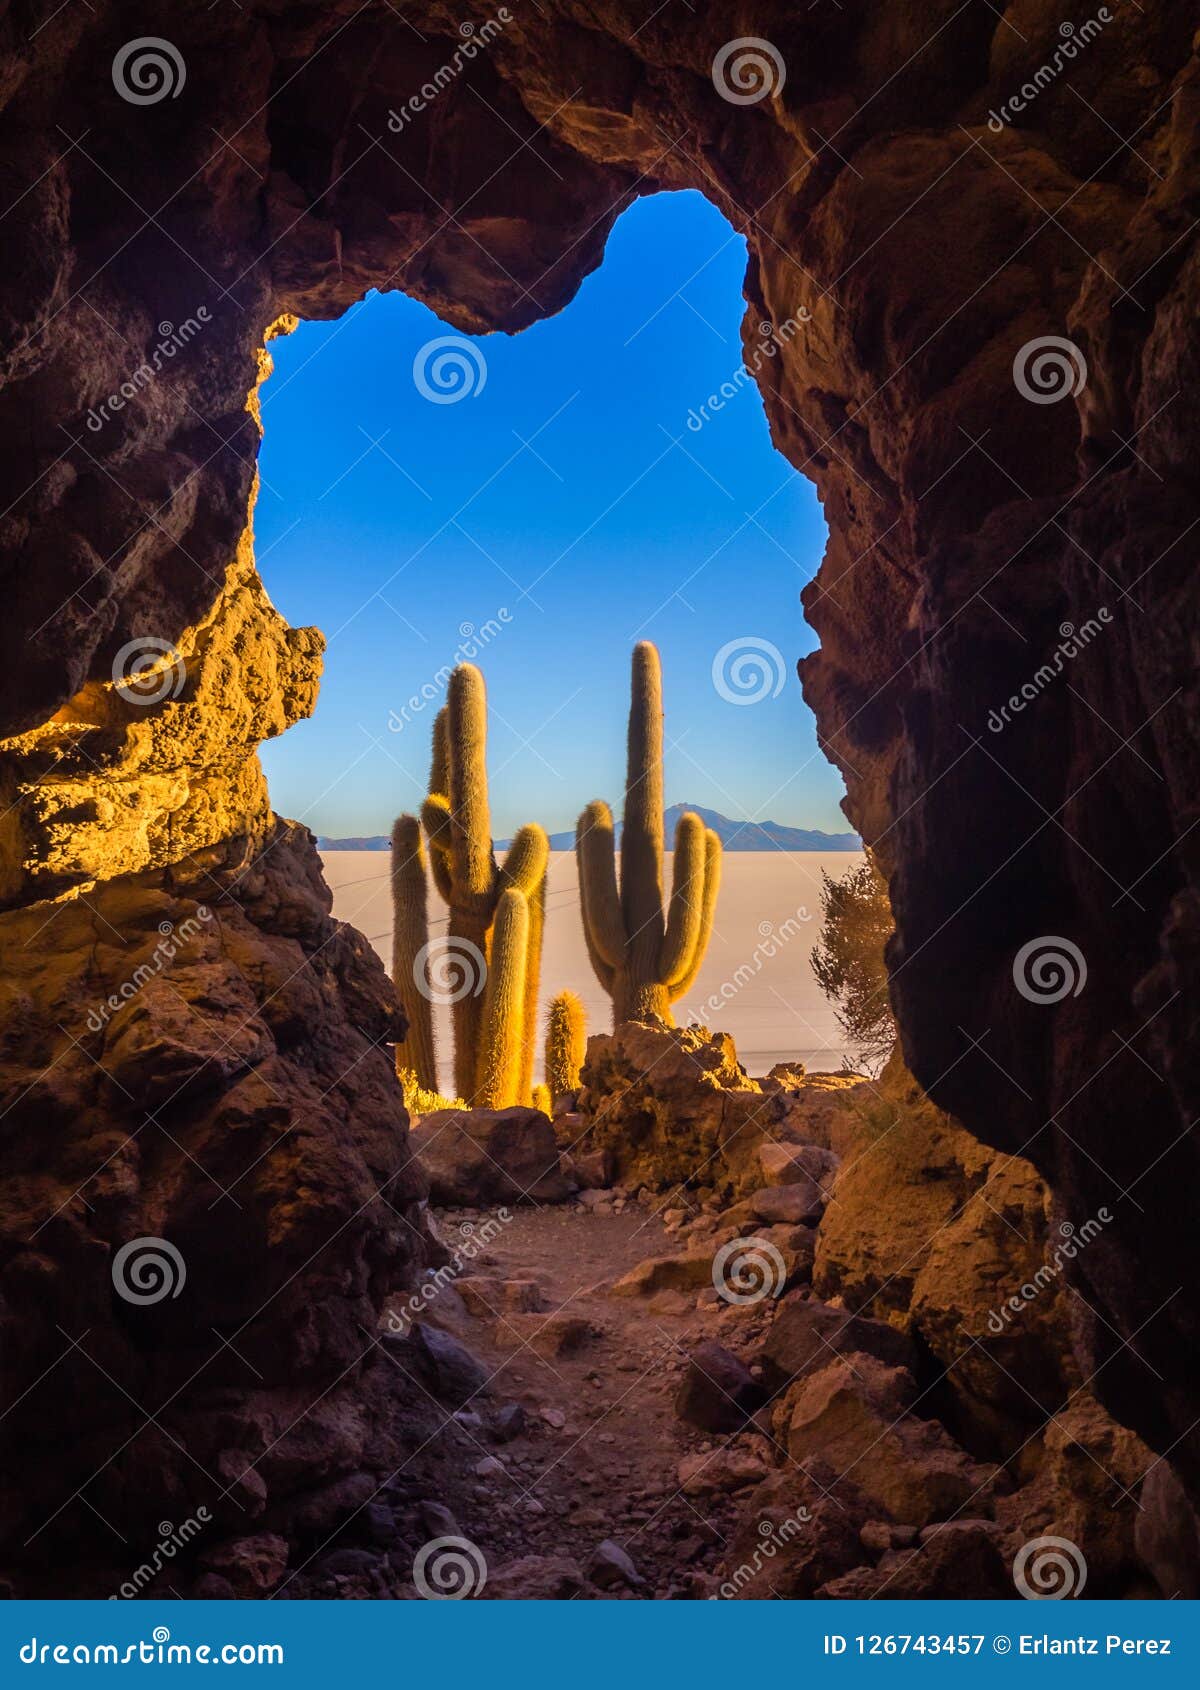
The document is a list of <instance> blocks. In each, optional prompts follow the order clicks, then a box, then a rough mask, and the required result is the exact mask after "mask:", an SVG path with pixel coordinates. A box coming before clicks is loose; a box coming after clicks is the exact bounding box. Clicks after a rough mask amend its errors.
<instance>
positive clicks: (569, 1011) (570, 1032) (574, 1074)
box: [546, 992, 587, 1100]
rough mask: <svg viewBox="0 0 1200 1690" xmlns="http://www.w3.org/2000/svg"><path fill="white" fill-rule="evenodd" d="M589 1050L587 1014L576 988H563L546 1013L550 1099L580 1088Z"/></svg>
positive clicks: (547, 1070)
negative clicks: (574, 990)
mask: <svg viewBox="0 0 1200 1690" xmlns="http://www.w3.org/2000/svg"><path fill="white" fill-rule="evenodd" d="M586 1054H587V1017H586V1015H585V1014H584V1009H583V1003H582V1002H581V1000H580V999H579V998H578V997H577V996H576V994H575V993H574V992H560V993H559V994H558V996H557V997H556V998H555V999H554V1001H553V1002H552V1003H551V1005H550V1012H549V1014H548V1015H547V1017H546V1086H547V1088H548V1090H549V1092H550V1097H551V1100H553V1099H554V1098H558V1097H562V1096H564V1095H565V1094H566V1093H567V1092H571V1091H577V1090H578V1089H579V1071H580V1069H581V1068H582V1067H583V1059H584V1056H585V1055H586Z"/></svg>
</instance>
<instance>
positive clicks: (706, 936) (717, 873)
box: [668, 828, 721, 1003]
mask: <svg viewBox="0 0 1200 1690" xmlns="http://www.w3.org/2000/svg"><path fill="white" fill-rule="evenodd" d="M704 846H705V849H704V891H703V893H702V895H701V898H700V927H699V931H698V933H697V934H696V946H695V950H694V952H693V955H692V961H691V965H690V967H689V968H688V970H687V973H686V974H684V975H683V976H682V978H680V979H678V980H672V981H671V982H670V983H669V987H668V990H669V992H670V997H671V1002H672V1003H677V1002H678V1001H679V999H680V998H681V997H683V995H684V993H685V992H689V991H690V990H691V989H692V985H693V983H694V982H695V979H696V976H697V974H699V972H700V965H701V964H702V963H703V961H704V953H705V951H707V949H708V942H709V940H710V939H711V938H712V931H713V917H714V915H715V914H716V908H717V893H718V892H719V891H720V890H721V841H720V839H719V838H718V837H717V835H716V834H715V833H714V832H713V831H712V829H711V828H709V829H708V831H707V832H706V834H705V836H704Z"/></svg>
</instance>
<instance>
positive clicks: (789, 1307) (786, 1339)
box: [762, 1294, 916, 1390]
mask: <svg viewBox="0 0 1200 1690" xmlns="http://www.w3.org/2000/svg"><path fill="white" fill-rule="evenodd" d="M853 1351H863V1352H865V1353H866V1354H867V1355H871V1356H875V1357H876V1358H877V1359H878V1360H879V1361H882V1362H886V1363H887V1365H888V1366H889V1367H907V1368H910V1369H911V1368H912V1367H914V1366H915V1364H916V1355H915V1351H914V1349H913V1346H912V1343H911V1342H910V1341H909V1339H908V1338H906V1337H905V1335H904V1333H903V1332H900V1331H897V1329H896V1328H895V1327H894V1326H889V1325H888V1324H887V1322H886V1321H882V1320H871V1319H869V1318H868V1317H867V1316H866V1315H859V1314H851V1313H850V1312H849V1311H848V1310H846V1309H841V1308H835V1307H833V1305H832V1304H830V1303H822V1302H819V1301H818V1300H817V1299H816V1298H815V1297H806V1296H804V1295H802V1294H801V1295H796V1294H792V1295H788V1296H786V1297H784V1299H783V1301H782V1302H781V1303H780V1305H779V1309H778V1311H777V1312H776V1315H775V1320H774V1322H773V1324H772V1326H771V1331H770V1333H769V1335H768V1337H767V1342H766V1347H765V1348H764V1350H763V1354H762V1364H763V1378H764V1381H765V1383H766V1385H767V1387H768V1389H770V1390H778V1389H780V1387H781V1386H783V1385H786V1384H787V1383H789V1381H791V1380H794V1379H799V1378H802V1377H803V1376H804V1374H806V1373H811V1372H813V1371H814V1370H815V1369H817V1368H820V1367H824V1366H825V1364H826V1363H827V1362H829V1361H831V1360H832V1359H833V1358H834V1357H835V1356H838V1355H843V1354H847V1353H849V1352H853Z"/></svg>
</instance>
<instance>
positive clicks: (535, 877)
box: [500, 822, 550, 898]
mask: <svg viewBox="0 0 1200 1690" xmlns="http://www.w3.org/2000/svg"><path fill="white" fill-rule="evenodd" d="M549 861H550V841H549V839H548V838H547V837H546V830H545V828H542V827H539V826H538V824H537V823H536V822H526V824H525V826H524V827H522V828H518V830H517V832H516V833H515V834H514V835H513V842H512V844H511V845H510V846H509V848H508V854H507V856H506V857H505V859H504V867H503V868H502V869H501V870H500V878H501V880H502V881H503V883H504V885H505V886H515V887H516V889H517V891H518V892H524V894H525V896H526V897H527V898H528V897H531V896H532V894H533V893H534V891H535V890H536V889H537V885H538V882H539V881H544V880H545V878H546V865H547V864H548V862H549Z"/></svg>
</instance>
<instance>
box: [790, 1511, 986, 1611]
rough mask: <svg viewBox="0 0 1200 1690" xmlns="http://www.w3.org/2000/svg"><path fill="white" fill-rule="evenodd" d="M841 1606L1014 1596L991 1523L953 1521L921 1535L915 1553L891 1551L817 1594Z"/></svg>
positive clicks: (933, 1527)
mask: <svg viewBox="0 0 1200 1690" xmlns="http://www.w3.org/2000/svg"><path fill="white" fill-rule="evenodd" d="M815 1594H816V1596H817V1598H818V1599H824V1600H839V1601H871V1600H875V1599H877V1598H884V1599H886V1600H888V1601H894V1602H898V1601H904V1600H913V1599H918V1600H932V1599H941V1600H943V1601H945V1600H959V1601H996V1600H1003V1599H1005V1598H1011V1597H1012V1595H1013V1583H1012V1575H1011V1573H1010V1572H1009V1568H1008V1563H1007V1561H1006V1560H1005V1557H1004V1554H1003V1553H1002V1550H1001V1547H1000V1533H999V1531H998V1528H997V1527H996V1525H995V1524H994V1523H993V1522H992V1521H991V1520H955V1521H953V1522H950V1523H948V1524H946V1525H938V1526H931V1527H930V1528H929V1529H928V1531H926V1532H922V1534H921V1542H920V1544H919V1546H918V1547H916V1548H913V1549H889V1550H888V1551H887V1552H886V1553H885V1554H884V1556H883V1557H882V1559H881V1560H880V1562H879V1564H878V1566H875V1567H859V1568H857V1569H855V1570H854V1571H853V1572H849V1573H843V1574H842V1575H841V1577H840V1578H836V1579H832V1580H830V1582H829V1583H828V1584H825V1585H822V1586H821V1588H820V1589H819V1590H817V1591H816V1592H815Z"/></svg>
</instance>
